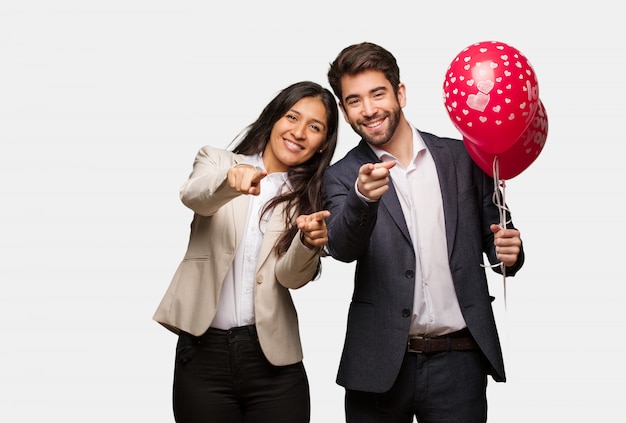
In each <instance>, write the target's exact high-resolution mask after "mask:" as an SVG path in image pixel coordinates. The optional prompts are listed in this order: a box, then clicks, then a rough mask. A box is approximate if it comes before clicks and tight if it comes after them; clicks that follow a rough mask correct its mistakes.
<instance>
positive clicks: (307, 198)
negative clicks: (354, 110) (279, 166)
mask: <svg viewBox="0 0 626 423" xmlns="http://www.w3.org/2000/svg"><path fill="white" fill-rule="evenodd" d="M305 97H312V98H319V99H320V100H322V102H323V103H324V106H325V108H326V120H327V123H326V130H327V131H326V140H325V141H324V142H323V143H322V147H323V151H322V152H321V153H320V152H319V151H318V152H316V153H315V154H314V155H313V157H311V158H310V159H309V160H308V161H307V162H305V163H302V164H300V165H298V166H292V167H290V168H289V170H288V171H287V176H288V178H289V182H290V183H291V186H292V187H293V190H292V191H288V192H284V193H281V194H279V195H278V196H276V197H274V198H273V199H272V200H271V201H269V202H268V203H267V205H266V206H265V208H264V209H263V213H262V214H264V213H265V212H267V211H268V210H269V209H271V208H273V207H276V205H278V204H280V203H283V202H284V203H286V204H285V210H286V214H285V224H286V228H287V229H286V230H285V232H283V234H282V235H281V236H280V238H279V240H278V242H277V243H276V246H275V249H276V253H277V254H278V255H282V254H284V253H285V252H286V251H287V249H288V248H289V245H290V244H291V241H292V240H293V237H294V236H295V235H296V233H297V232H298V228H297V226H295V225H294V224H293V220H294V219H295V217H297V216H299V215H302V214H311V213H314V212H316V211H320V210H322V207H323V206H324V202H323V199H322V177H323V175H324V171H325V170H326V168H327V167H328V166H329V165H330V161H331V159H332V157H333V154H334V153H335V148H336V147H337V128H338V125H339V112H338V108H337V103H336V102H335V97H334V96H333V94H332V93H331V92H330V90H328V89H326V88H324V87H322V86H321V85H319V84H317V83H315V82H311V81H302V82H297V83H295V84H292V85H290V86H288V87H287V88H285V89H283V90H282V91H280V92H279V93H278V94H277V95H276V97H274V98H273V99H272V100H271V101H270V102H269V104H268V105H267V106H265V108H264V109H263V111H262V112H261V114H260V115H259V117H258V118H257V120H256V121H255V122H253V123H252V124H250V125H249V126H248V127H247V128H246V130H245V131H244V135H243V137H242V138H241V141H240V142H239V143H238V144H237V145H236V146H235V147H234V148H233V150H232V151H233V152H235V153H239V154H246V155H254V154H260V153H262V152H263V151H264V150H265V147H266V146H267V143H268V142H269V139H270V134H271V132H272V128H273V127H274V124H275V123H276V122H277V121H278V120H279V119H281V118H282V117H283V116H284V115H285V113H287V111H289V110H290V109H291V108H292V107H293V105H294V104H296V103H297V102H298V101H299V100H301V99H303V98H305Z"/></svg>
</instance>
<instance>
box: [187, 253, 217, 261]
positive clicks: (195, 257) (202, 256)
mask: <svg viewBox="0 0 626 423" xmlns="http://www.w3.org/2000/svg"><path fill="white" fill-rule="evenodd" d="M210 258H211V255H210V254H190V255H188V256H185V258H183V261H207V260H209V259H210Z"/></svg>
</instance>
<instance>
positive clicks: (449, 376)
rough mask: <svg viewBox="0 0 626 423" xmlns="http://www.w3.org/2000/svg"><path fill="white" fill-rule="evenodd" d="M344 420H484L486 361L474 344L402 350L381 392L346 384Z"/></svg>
mask: <svg viewBox="0 0 626 423" xmlns="http://www.w3.org/2000/svg"><path fill="white" fill-rule="evenodd" d="M345 407H346V422H348V423H411V422H412V421H413V418H414V417H415V418H416V419H417V421H418V422H419V423H484V422H486V421H487V364H486V361H485V358H484V356H483V355H482V353H480V351H478V350H472V351H448V352H439V353H434V354H418V353H411V352H407V353H405V356H404V361H403V363H402V367H401V369H400V374H399V375H398V378H397V379H396V381H395V383H394V385H393V386H392V387H391V389H390V390H389V391H387V392H384V393H373V392H362V391H353V390H349V389H348V390H346V397H345Z"/></svg>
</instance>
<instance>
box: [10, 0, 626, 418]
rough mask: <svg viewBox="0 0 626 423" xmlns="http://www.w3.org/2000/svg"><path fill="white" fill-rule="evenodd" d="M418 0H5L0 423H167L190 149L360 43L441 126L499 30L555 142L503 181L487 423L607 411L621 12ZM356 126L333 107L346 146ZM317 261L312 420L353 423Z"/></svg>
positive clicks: (303, 311) (337, 300)
mask: <svg viewBox="0 0 626 423" xmlns="http://www.w3.org/2000/svg"><path fill="white" fill-rule="evenodd" d="M227 3H228V4H227ZM428 3H429V5H428V6H425V5H422V2H414V3H410V2H405V1H398V0H387V1H384V2H380V1H377V2H373V1H327V0H322V1H318V2H305V3H301V2H279V1H276V0H267V1H263V2H253V1H243V2H209V1H178V2H173V1H163V0H150V1H148V0H124V1H121V0H108V1H90V2H85V1H70V0H59V1H55V2H48V1H30V0H24V1H19V2H16V1H8V0H7V1H4V0H2V1H0V198H1V207H0V335H1V336H2V341H1V342H2V347H1V348H0V420H1V421H3V422H11V423H13V422H33V421H41V420H46V419H47V420H50V421H64V422H87V421H88V422H113V421H115V422H153V423H157V422H172V421H173V418H172V412H171V381H172V372H173V354H174V345H175V342H176V338H175V336H174V335H172V334H171V333H169V332H167V331H166V330H165V329H163V328H162V327H160V326H159V325H158V324H157V323H155V322H154V321H152V320H151V317H152V313H153V312H154V310H155V308H156V306H157V304H158V302H159V301H160V299H161V296H162V295H163V293H164V291H165V289H166V287H167V285H168V283H169V280H170V277H171V276H172V274H173V272H174V270H175V267H176V266H177V264H178V262H179V260H180V259H181V258H182V255H183V252H184V249H185V246H186V241H187V236H188V229H189V223H190V220H191V212H190V211H189V210H188V209H186V208H185V207H184V206H183V205H182V204H181V203H180V201H179V199H178V188H179V186H180V185H181V184H182V183H183V182H184V180H185V179H186V178H187V176H188V174H189V171H190V170H191V164H192V161H193V158H194V155H195V153H196V151H197V150H198V149H199V148H200V147H201V146H202V145H205V144H211V145H214V146H224V147H225V146H226V145H227V144H228V143H229V142H230V141H231V139H232V138H234V137H235V136H236V134H237V133H238V132H239V131H240V130H241V129H243V128H244V127H245V126H246V125H247V124H249V123H250V122H252V121H253V120H254V119H255V118H256V117H257V116H258V113H259V112H260V110H261V108H262V107H263V106H264V105H265V104H266V103H267V101H269V99H270V98H272V97H273V96H274V95H275V94H276V92H277V91H278V90H279V89H281V88H283V87H284V86H286V85H288V84H290V83H292V82H295V81H298V80H303V79H311V80H315V81H318V82H320V83H322V84H324V85H325V86H327V81H326V71H327V68H328V64H329V62H330V61H331V60H332V59H333V58H334V57H335V55H336V54H337V53H338V52H339V50H340V49H342V48H343V47H345V46H346V45H348V44H351V43H354V42H360V41H373V42H376V43H379V44H381V45H383V46H384V47H386V48H388V49H389V50H390V51H392V52H393V53H394V54H395V55H396V57H397V59H398V61H399V64H400V68H401V72H402V73H401V77H402V80H403V82H405V83H406V85H407V95H408V105H407V107H406V108H405V112H406V114H407V117H408V119H409V120H410V121H411V122H412V123H413V124H415V125H416V126H418V127H419V128H420V129H422V130H426V131H429V132H434V133H436V134H439V135H446V136H454V137H459V133H458V132H457V131H456V130H455V128H454V127H453V125H452V123H451V121H450V120H449V117H448V115H447V113H446V111H445V108H444V106H443V100H442V83H443V81H444V74H445V71H446V68H447V66H448V65H449V63H450V62H451V61H452V59H453V58H454V57H455V56H456V55H457V53H459V52H460V51H461V50H462V49H463V48H464V47H466V46H468V45H470V44H472V43H474V42H478V41H486V40H495V41H501V42H505V43H507V44H509V45H511V46H513V47H515V48H517V49H519V50H520V51H521V52H522V53H523V54H524V55H525V56H526V57H527V58H528V59H529V60H530V62H531V64H532V66H533V68H534V69H535V72H536V73H537V76H538V81H539V93H540V98H541V100H542V102H543V104H544V106H545V108H546V111H547V114H548V121H549V133H548V139H547V142H546V145H545V147H544V149H543V151H542V153H541V154H540V156H539V158H538V159H537V160H536V161H535V162H534V163H532V164H531V165H530V167H528V168H527V169H526V170H525V171H524V172H523V173H522V174H521V175H519V176H517V177H515V178H513V179H511V180H510V181H506V200H507V202H508V204H509V206H510V208H511V209H512V211H513V217H514V220H515V223H516V225H517V226H518V227H519V228H520V229H521V232H522V239H523V240H524V243H525V246H526V251H527V263H526V265H525V268H524V269H523V271H522V272H520V273H519V274H518V276H516V277H515V278H507V279H506V292H507V304H506V308H505V303H504V298H503V294H504V280H503V279H502V278H501V277H500V276H497V275H495V274H493V276H490V288H491V291H492V294H493V295H495V296H496V297H497V299H496V301H495V303H494V307H495V310H496V313H497V319H498V324H499V329H500V334H501V338H502V342H503V348H504V353H505V363H506V366H507V373H508V379H509V380H508V382H507V383H506V384H496V383H494V382H493V381H490V384H489V388H488V389H489V401H490V402H489V416H490V421H491V422H523V421H524V422H525V421H533V422H538V421H540V422H552V421H570V422H584V421H598V420H602V418H601V416H603V415H604V416H607V417H606V418H604V420H603V421H611V420H612V419H611V418H610V417H608V416H612V415H613V416H615V415H618V413H620V411H621V410H622V408H623V407H622V404H621V403H620V401H621V400H622V396H623V392H624V389H625V388H626V386H625V383H624V376H625V373H626V371H625V367H624V364H623V357H624V352H625V351H624V348H625V347H624V346H623V344H622V343H621V342H619V340H620V338H621V336H622V334H623V331H624V326H625V318H624V314H623V312H622V310H623V304H624V293H623V289H622V286H621V285H622V284H623V282H624V277H623V276H620V275H622V272H621V271H620V270H619V269H620V268H621V267H620V266H621V260H623V259H624V246H623V240H624V224H623V221H622V216H623V212H622V210H621V202H622V201H623V199H622V197H623V194H624V187H623V182H624V170H623V168H624V166H623V164H621V162H620V158H621V155H620V154H618V153H617V152H618V150H620V151H621V150H623V147H622V146H621V145H620V144H621V142H623V139H624V136H623V127H622V125H621V124H622V123H623V122H624V104H623V103H624V95H625V94H626V93H625V90H624V82H623V78H624V76H623V75H624V66H625V65H626V61H625V58H624V57H625V56H624V45H623V43H622V41H621V40H623V39H624V35H625V34H624V30H623V22H622V20H623V14H622V13H621V12H620V13H618V12H617V7H618V3H610V2H608V1H605V0H600V1H595V2H586V3H584V5H583V2H576V1H574V2H569V3H567V4H559V5H556V4H555V5H551V3H549V2H546V1H536V0H528V1H525V2H517V3H512V2H501V1H482V2H481V1H475V2H462V1H448V2H428ZM505 3H507V4H508V5H506V6H504V4H505ZM620 10H621V8H620ZM356 141H357V139H356V136H355V135H354V134H353V133H352V131H351V130H350V128H349V127H348V126H347V125H345V124H344V123H343V122H342V127H341V128H340V143H339V148H338V151H337V155H336V158H338V157H341V156H343V154H344V153H345V152H346V151H347V150H348V149H349V148H351V147H352V146H353V145H354V144H355V143H356ZM323 266H324V268H323V272H324V273H323V276H322V278H321V279H320V280H318V281H316V282H314V283H312V284H309V285H308V286H306V287H304V288H303V289H301V290H299V291H296V292H294V299H295V302H296V303H297V304H296V305H297V307H298V310H299V316H300V323H301V330H302V334H303V337H304V348H305V365H306V368H307V370H308V374H309V378H310V384H311V398H312V423H327V422H340V421H343V405H342V404H343V390H342V388H340V387H339V386H337V385H336V384H335V382H334V381H335V373H336V369H337V363H338V360H339V354H340V352H341V347H342V341H343V333H344V327H345V317H346V310H347V307H348V303H349V300H350V294H351V285H352V282H351V279H352V269H353V267H352V265H348V264H340V263H338V262H335V261H333V260H332V259H327V260H325V261H324V265H323ZM366 347H367V346H364V348H366Z"/></svg>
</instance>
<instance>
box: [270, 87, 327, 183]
mask: <svg viewBox="0 0 626 423" xmlns="http://www.w3.org/2000/svg"><path fill="white" fill-rule="evenodd" d="M327 133H328V123H327V121H326V107H325V106H324V103H323V102H322V100H321V99H319V98H316V97H304V98H302V99H300V100H298V101H297V102H296V103H295V104H294V105H293V107H292V108H291V109H289V110H288V111H287V113H285V114H284V115H283V116H282V117H281V118H280V119H279V120H278V121H276V123H275V124H274V126H273V128H272V132H271V134H270V140H269V142H268V143H267V146H266V147H265V151H264V152H263V163H264V164H265V169H267V172H268V173H272V172H286V171H287V170H288V169H289V168H290V167H292V166H297V165H299V164H302V163H304V162H306V161H307V160H309V159H310V158H311V157H313V155H314V154H316V153H317V152H318V150H320V149H323V148H325V147H326V145H325V144H326V135H327Z"/></svg>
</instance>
